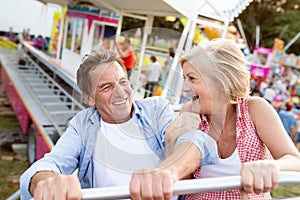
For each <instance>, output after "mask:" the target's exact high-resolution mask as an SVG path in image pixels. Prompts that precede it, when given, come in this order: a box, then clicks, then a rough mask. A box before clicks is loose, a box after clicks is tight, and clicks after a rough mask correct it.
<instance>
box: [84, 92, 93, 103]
mask: <svg viewBox="0 0 300 200" xmlns="http://www.w3.org/2000/svg"><path fill="white" fill-rule="evenodd" d="M82 96H83V100H84V103H85V104H86V105H88V106H94V105H95V99H94V98H93V97H91V96H90V95H87V94H86V93H82Z"/></svg>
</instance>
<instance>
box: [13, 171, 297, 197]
mask: <svg viewBox="0 0 300 200" xmlns="http://www.w3.org/2000/svg"><path fill="white" fill-rule="evenodd" d="M279 175H280V182H279V185H282V186H285V185H300V172H280V174H279ZM241 187H242V185H241V176H227V177H219V178H203V179H193V180H182V181H177V182H176V183H175V184H174V188H173V189H174V191H173V194H174V195H181V194H193V193H199V192H213V191H224V190H236V189H241ZM19 194H20V191H19V190H18V191H17V192H16V193H15V194H13V195H12V196H11V197H9V198H8V199H7V200H15V199H17V198H18V197H19ZM126 198H127V199H128V198H130V193H129V187H128V186H119V187H106V188H90V189H83V190H82V200H102V199H105V200H109V199H126ZM290 199H294V198H290ZM297 199H298V198H297ZM32 200H33V199H32Z"/></svg>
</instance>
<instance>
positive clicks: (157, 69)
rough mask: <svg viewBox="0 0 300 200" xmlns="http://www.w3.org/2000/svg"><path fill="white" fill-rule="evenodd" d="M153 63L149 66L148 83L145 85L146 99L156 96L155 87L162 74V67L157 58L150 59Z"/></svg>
mask: <svg viewBox="0 0 300 200" xmlns="http://www.w3.org/2000/svg"><path fill="white" fill-rule="evenodd" d="M150 60H151V63H150V64H149V65H148V69H147V72H146V78H147V83H146V85H145V95H144V98H146V97H151V96H153V94H154V89H155V86H157V85H158V82H159V77H160V74H161V65H160V64H159V62H157V58H156V57H155V56H153V55H152V56H151V57H150Z"/></svg>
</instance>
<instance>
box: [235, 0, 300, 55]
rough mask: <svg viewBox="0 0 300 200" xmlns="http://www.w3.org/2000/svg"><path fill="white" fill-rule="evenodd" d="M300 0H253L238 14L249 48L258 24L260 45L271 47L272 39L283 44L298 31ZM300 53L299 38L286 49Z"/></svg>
mask: <svg viewBox="0 0 300 200" xmlns="http://www.w3.org/2000/svg"><path fill="white" fill-rule="evenodd" d="M299 9H300V0H255V1H253V2H252V3H251V4H250V5H249V6H248V7H247V8H246V10H244V11H243V13H242V14H241V15H240V16H239V19H240V20H241V22H242V24H243V28H244V32H245V35H246V38H247V41H248V44H249V48H250V50H253V48H254V46H255V40H256V38H255V37H256V34H255V30H256V26H257V25H259V26H260V46H264V47H268V48H272V46H273V42H274V39H275V38H276V37H277V38H280V39H282V40H283V41H284V42H285V44H287V43H288V42H289V41H290V40H292V39H293V38H294V37H295V36H296V35H297V33H298V32H300V10H299ZM287 52H288V53H291V52H293V53H295V54H298V55H299V54H300V38H299V39H298V40H297V41H296V42H295V43H294V44H293V45H292V46H291V47H290V48H289V49H288V50H287Z"/></svg>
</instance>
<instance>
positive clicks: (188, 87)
mask: <svg viewBox="0 0 300 200" xmlns="http://www.w3.org/2000/svg"><path fill="white" fill-rule="evenodd" d="M182 89H183V91H184V92H189V91H190V90H191V86H190V84H189V83H188V81H187V80H184V83H183V88H182Z"/></svg>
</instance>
